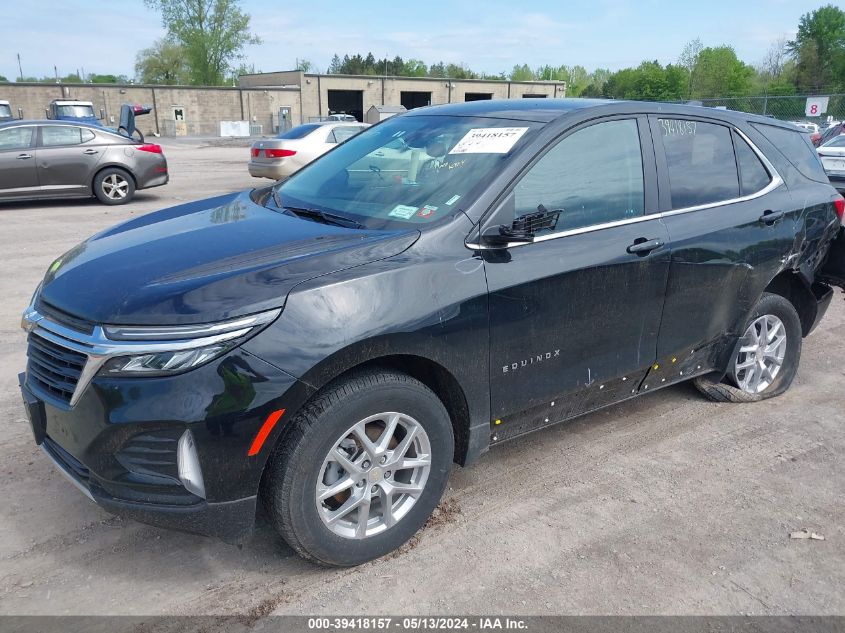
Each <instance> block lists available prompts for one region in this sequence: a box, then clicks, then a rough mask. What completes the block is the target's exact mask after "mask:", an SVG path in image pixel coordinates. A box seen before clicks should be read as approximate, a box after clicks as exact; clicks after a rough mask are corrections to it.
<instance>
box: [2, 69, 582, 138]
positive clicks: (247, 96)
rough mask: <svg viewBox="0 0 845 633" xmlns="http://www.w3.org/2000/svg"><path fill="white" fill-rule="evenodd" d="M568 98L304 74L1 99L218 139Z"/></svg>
mask: <svg viewBox="0 0 845 633" xmlns="http://www.w3.org/2000/svg"><path fill="white" fill-rule="evenodd" d="M564 96H566V83H564V82H557V81H531V82H520V81H486V80H478V79H475V80H458V79H435V78H431V77H420V78H416V77H378V76H368V75H364V76H357V75H316V74H311V73H303V72H300V71H287V72H277V73H260V74H254V75H242V76H241V78H240V86H237V87H234V86H233V87H226V88H216V87H215V88H209V87H202V86H157V85H156V86H153V85H137V84H129V85H113V84H40V83H39V84H30V83H8V84H0V99H4V100H8V101H9V102H10V104H11V108H12V112H13V113H14V114H18V113H20V114H22V115H23V117H24V118H27V119H43V118H46V110H47V107H48V106H49V104H50V101H52V100H53V99H77V100H80V101H90V102H92V103H93V104H94V111H95V112H97V113H98V115H101V116H102V118H103V123H104V124H105V125H107V126H112V127H113V126H115V125H117V119H118V118H119V114H120V106H121V104H124V103H130V104H133V103H139V104H144V105H150V106H152V108H153V111H152V113H151V114H150V115H149V116H143V117H139V118H138V121H137V123H138V127H139V129H140V130H141V131H142V132H143V133H144V134H145V135H150V134H159V135H162V136H180V135H189V136H199V135H202V136H218V135H220V123H221V121H249V123H250V131H251V133H252V134H255V135H262V134H263V135H270V134H274V133H276V132H277V131H278V130H279V129H280V128H282V129H283V128H285V127H291V126H294V125H299V124H300V123H307V122H308V121H314V120H319V119H321V118H323V117H326V116H328V115H330V114H336V113H346V114H351V115H353V116H355V118H357V119H358V120H359V121H363V119H364V114H365V113H366V112H367V110H369V109H370V108H371V107H372V106H374V105H376V106H400V105H401V106H404V107H405V108H406V109H408V110H411V109H413V108H418V107H421V106H426V105H434V104H440V103H456V102H457V103H461V102H464V101H475V100H479V99H507V98H508V97H510V98H521V97H537V98H543V97H545V98H553V97H564Z"/></svg>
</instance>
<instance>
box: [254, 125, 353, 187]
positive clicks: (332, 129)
mask: <svg viewBox="0 0 845 633" xmlns="http://www.w3.org/2000/svg"><path fill="white" fill-rule="evenodd" d="M368 127H369V125H368V124H366V123H347V122H343V123H337V122H333V121H328V122H319V123H305V124H303V125H299V126H297V127H295V128H291V129H290V130H287V131H285V132H282V133H281V134H279V135H278V136H277V137H276V138H273V139H266V140H261V141H256V142H255V143H253V144H252V148H251V149H250V161H249V173H250V175H251V176H255V177H256V178H272V179H273V180H279V179H281V178H287V177H288V176H290V175H292V174H293V173H295V172H297V171H299V170H300V169H302V168H303V167H305V165H307V164H308V163H310V162H311V161H313V160H314V159H315V158H317V157H318V156H322V155H323V154H325V153H326V152H328V151H329V150H330V149H332V148H333V147H337V145H338V144H339V143H343V141H345V140H347V139H349V138H352V137H353V136H355V135H356V134H358V133H359V132H361V131H362V130H364V129H366V128H368Z"/></svg>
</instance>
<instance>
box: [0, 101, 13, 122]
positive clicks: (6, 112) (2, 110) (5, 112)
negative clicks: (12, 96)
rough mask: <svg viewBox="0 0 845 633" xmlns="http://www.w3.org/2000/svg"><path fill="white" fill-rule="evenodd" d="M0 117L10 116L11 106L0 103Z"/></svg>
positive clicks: (9, 117)
mask: <svg viewBox="0 0 845 633" xmlns="http://www.w3.org/2000/svg"><path fill="white" fill-rule="evenodd" d="M0 118H4V119H11V118H12V108H11V107H10V106H9V105H8V104H6V103H0Z"/></svg>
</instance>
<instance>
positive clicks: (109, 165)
mask: <svg viewBox="0 0 845 633" xmlns="http://www.w3.org/2000/svg"><path fill="white" fill-rule="evenodd" d="M107 169H119V170H121V171H124V172H126V173H127V174H128V175H129V177H130V178H131V179H132V184H133V185H134V187H135V190H136V191H137V189H138V178H137V177H136V176H135V172H133V171H132V170H131V169H130V168H129V167H127V166H126V165H122V164H121V163H115V162H110V163H107V164H105V165H97V168H96V169H95V170H94V173H93V175H92V176H91V182H90V183H89V186H90V187H91V193H94V183H95V182H96V181H97V176H99V175H100V174H102V173H103V172H104V171H105V170H107Z"/></svg>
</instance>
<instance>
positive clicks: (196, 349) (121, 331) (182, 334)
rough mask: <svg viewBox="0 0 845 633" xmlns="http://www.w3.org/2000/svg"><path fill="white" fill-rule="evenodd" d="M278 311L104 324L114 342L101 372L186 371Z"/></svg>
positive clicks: (244, 336)
mask: <svg viewBox="0 0 845 633" xmlns="http://www.w3.org/2000/svg"><path fill="white" fill-rule="evenodd" d="M280 313H281V310H269V311H267V312H260V313H258V314H252V315H249V316H246V317H239V318H237V319H230V320H228V321H221V322H219V323H204V324H201V325H177V326H160V327H158V326H149V327H148V326H111V325H108V326H105V327H104V328H103V332H104V334H105V336H106V337H107V338H108V339H109V340H110V341H114V344H113V345H111V346H110V347H111V349H112V352H111V353H110V354H108V358H107V359H106V360H105V362H104V363H103V365H102V367H101V369H100V373H101V374H107V375H111V376H139V377H140V376H166V375H170V374H177V373H180V372H184V371H188V370H189V369H193V368H195V367H199V366H200V365H204V364H205V363H207V362H209V361H211V360H213V359H214V358H217V357H218V356H220V355H221V354H224V353H225V352H227V351H229V350H230V349H232V348H234V347H236V346H238V345H240V344H241V343H243V342H244V341H245V340H246V339H247V338H249V337H250V336H252V335H253V334H256V333H257V332H258V331H259V330H260V329H261V328H262V326H264V325H266V324H268V323H270V322H271V321H273V320H275V319H276V317H278V316H279V314H280Z"/></svg>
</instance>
